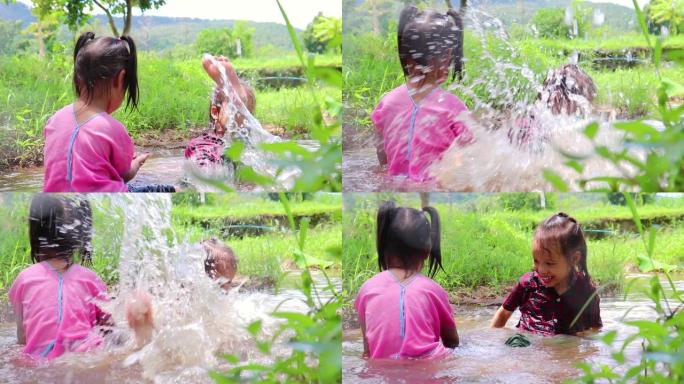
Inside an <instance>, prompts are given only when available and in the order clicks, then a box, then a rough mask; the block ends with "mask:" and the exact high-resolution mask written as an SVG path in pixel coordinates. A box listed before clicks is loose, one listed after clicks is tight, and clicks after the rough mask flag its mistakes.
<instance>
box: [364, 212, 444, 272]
mask: <svg viewBox="0 0 684 384" xmlns="http://www.w3.org/2000/svg"><path fill="white" fill-rule="evenodd" d="M426 212H427V213H428V214H429V216H430V221H428V219H427V217H426V216H425V213H426ZM377 222H378V227H377V238H376V246H377V250H378V265H379V267H380V270H382V271H384V270H387V269H388V268H390V267H396V266H390V265H389V260H390V258H398V259H399V261H400V262H401V264H402V265H401V266H400V267H401V268H404V269H414V268H417V267H418V265H419V264H420V262H421V261H422V260H423V259H424V257H425V256H426V255H428V254H429V256H428V259H429V260H428V275H429V276H430V277H434V275H435V273H437V270H438V269H440V268H441V269H442V270H444V267H442V253H441V249H440V229H439V214H438V213H437V210H435V209H434V208H432V207H424V208H423V210H422V211H419V210H417V209H413V208H408V207H396V206H395V204H394V202H391V201H385V202H383V203H382V204H381V205H380V208H379V209H378V217H377Z"/></svg>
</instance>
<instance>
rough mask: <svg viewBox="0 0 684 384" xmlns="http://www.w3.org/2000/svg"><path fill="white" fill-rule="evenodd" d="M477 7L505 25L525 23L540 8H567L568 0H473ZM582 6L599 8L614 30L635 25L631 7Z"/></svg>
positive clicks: (584, 5)
mask: <svg viewBox="0 0 684 384" xmlns="http://www.w3.org/2000/svg"><path fill="white" fill-rule="evenodd" d="M473 4H475V5H476V6H477V7H478V8H480V9H482V10H484V11H485V12H487V13H489V14H490V15H492V16H495V17H497V18H499V19H500V20H501V22H503V23H504V25H505V26H510V25H511V24H514V23H516V24H527V23H529V22H530V20H532V17H533V16H534V14H535V12H537V11H538V10H539V9H541V8H567V7H568V6H569V5H570V4H571V2H570V1H568V0H522V1H521V0H481V1H477V2H475V1H474V2H473ZM582 6H583V7H589V8H592V9H594V10H596V9H600V10H601V12H603V14H604V15H605V25H608V26H610V27H611V29H613V30H616V31H630V30H634V29H635V28H636V26H637V24H636V23H637V20H636V14H635V13H634V10H633V9H631V8H627V7H623V6H621V5H617V4H608V3H592V2H590V1H584V2H582Z"/></svg>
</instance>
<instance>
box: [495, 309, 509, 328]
mask: <svg viewBox="0 0 684 384" xmlns="http://www.w3.org/2000/svg"><path fill="white" fill-rule="evenodd" d="M512 314H513V312H511V311H509V310H506V309H505V308H504V307H499V309H498V310H497V311H496V313H495V314H494V317H493V318H492V322H491V324H490V327H492V328H503V327H504V326H505V325H506V322H507V321H508V319H510V317H511V315H512Z"/></svg>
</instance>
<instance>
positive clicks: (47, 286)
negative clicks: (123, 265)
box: [9, 194, 152, 359]
mask: <svg viewBox="0 0 684 384" xmlns="http://www.w3.org/2000/svg"><path fill="white" fill-rule="evenodd" d="M91 223H92V215H91V210H90V205H89V203H88V201H86V200H83V199H79V198H68V197H64V196H59V195H54V194H39V195H36V196H34V198H33V199H32V200H31V207H30V215H29V241H30V244H31V259H32V260H33V262H34V263H35V264H34V265H32V266H30V267H28V268H26V269H25V270H23V271H21V272H20V273H19V275H18V276H17V278H16V280H15V281H14V283H13V284H12V286H11V288H10V290H9V301H10V303H11V304H12V308H13V310H14V315H15V318H16V322H17V339H18V341H19V343H20V344H24V345H25V347H24V352H25V353H27V354H29V355H31V356H34V357H37V358H47V359H54V358H56V357H58V356H61V355H62V354H64V353H65V352H84V351H88V350H91V349H93V348H97V347H99V346H100V345H102V344H103V341H104V340H103V337H102V334H101V333H100V332H99V331H98V330H97V329H96V327H97V326H107V325H113V323H112V321H111V317H110V315H109V314H107V313H105V312H103V311H102V310H101V309H100V308H99V307H98V301H100V300H106V299H107V287H106V285H105V283H104V282H103V281H102V280H101V279H100V278H99V277H98V276H97V274H96V273H95V272H93V271H92V270H90V269H88V268H86V267H83V266H81V265H78V264H74V262H73V256H74V254H78V255H79V256H80V259H81V262H82V263H83V264H89V263H90V249H91V245H90V239H91V228H92V225H91ZM141 297H142V298H143V299H145V298H144V297H143V295H140V294H139V295H137V298H141ZM134 300H136V298H134ZM146 300H147V301H145V300H142V304H139V305H138V307H141V308H138V309H136V310H135V311H133V310H131V309H129V308H128V307H131V306H132V304H131V303H128V304H127V306H128V307H127V312H133V314H135V315H136V316H137V318H141V319H142V320H137V321H132V320H131V318H134V319H135V318H136V316H131V315H130V314H129V313H127V318H128V319H129V325H130V326H131V327H132V328H133V329H134V330H135V331H136V335H137V334H138V333H140V330H144V329H145V328H149V327H150V326H151V324H152V317H151V316H152V315H151V313H152V312H151V304H150V303H149V299H146ZM138 301H141V300H139V299H138ZM140 314H142V315H140Z"/></svg>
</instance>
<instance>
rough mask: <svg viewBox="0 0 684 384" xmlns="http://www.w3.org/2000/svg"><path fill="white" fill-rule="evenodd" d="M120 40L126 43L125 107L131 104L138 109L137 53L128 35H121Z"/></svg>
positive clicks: (133, 42)
mask: <svg viewBox="0 0 684 384" xmlns="http://www.w3.org/2000/svg"><path fill="white" fill-rule="evenodd" d="M121 40H122V41H125V42H126V43H128V53H129V56H128V60H127V61H126V78H125V84H126V91H127V92H128V97H127V98H126V109H128V107H129V106H130V105H131V104H132V105H133V109H138V96H139V94H138V93H139V91H138V53H137V50H136V47H135V41H133V38H132V37H130V36H128V35H123V36H121Z"/></svg>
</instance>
